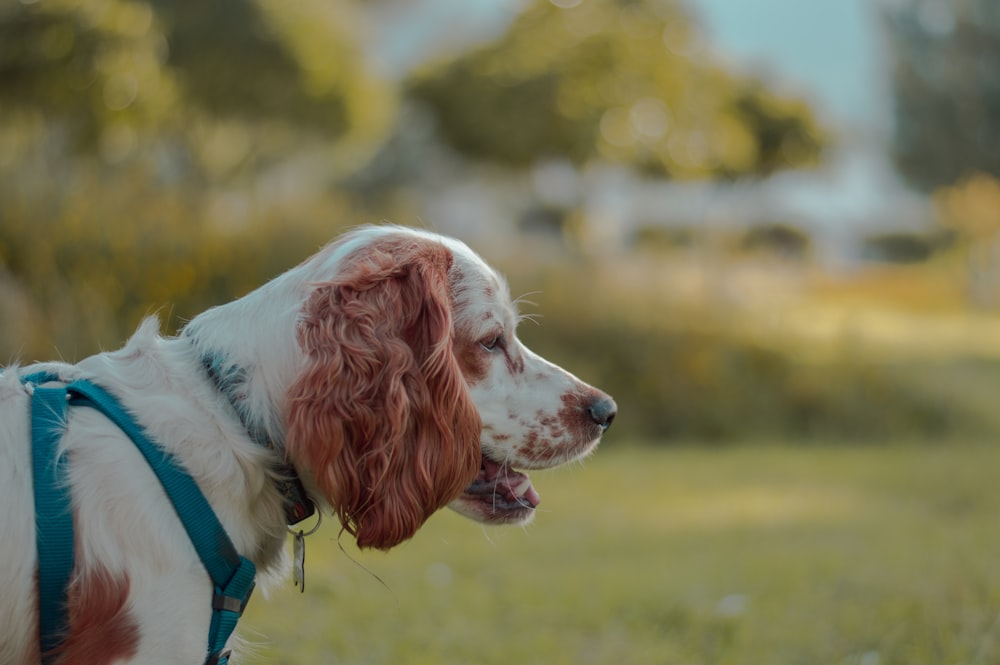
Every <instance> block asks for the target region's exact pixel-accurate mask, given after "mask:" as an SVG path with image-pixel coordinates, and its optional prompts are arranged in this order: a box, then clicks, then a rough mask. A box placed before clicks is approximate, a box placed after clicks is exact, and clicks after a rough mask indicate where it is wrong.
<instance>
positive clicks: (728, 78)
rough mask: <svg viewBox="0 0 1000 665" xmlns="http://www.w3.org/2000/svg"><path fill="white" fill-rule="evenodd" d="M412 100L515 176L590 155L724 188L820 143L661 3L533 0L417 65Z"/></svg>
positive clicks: (810, 158) (808, 118)
mask: <svg viewBox="0 0 1000 665" xmlns="http://www.w3.org/2000/svg"><path fill="white" fill-rule="evenodd" d="M559 5H566V6H565V7H563V6H559ZM410 94H411V95H412V96H414V97H415V98H417V99H421V100H424V101H425V102H427V103H428V104H429V105H430V106H431V107H432V108H433V109H434V111H435V113H436V114H437V115H438V117H439V129H440V131H441V133H442V134H443V136H444V137H445V139H446V140H447V141H448V142H449V143H450V144H451V145H453V146H454V147H456V148H457V149H458V150H459V151H461V152H462V153H464V154H467V155H470V156H472V157H474V158H478V159H485V160H492V161H497V162H501V163H505V164H510V165H512V166H527V165H530V164H532V163H533V162H534V161H536V160H537V159H539V158H540V157H561V158H567V159H570V160H572V161H573V162H575V163H577V164H581V163H584V162H587V161H589V160H593V159H598V158H601V159H606V160H612V161H618V162H624V163H627V164H630V165H633V166H635V167H637V168H638V169H640V170H642V171H645V172H648V173H651V174H655V175H661V176H667V177H672V178H686V177H706V176H717V177H729V178H734V177H737V176H741V175H766V174H768V173H771V172H773V171H776V170H779V169H783V168H789V167H796V166H805V165H809V164H813V163H815V162H816V161H817V160H818V158H819V155H820V151H821V149H822V147H823V146H824V144H825V143H826V140H827V138H826V136H825V135H824V133H823V131H822V130H821V129H820V128H819V126H818V124H817V122H816V120H815V118H814V116H813V114H812V111H811V110H810V109H809V107H808V106H807V105H806V104H805V103H804V102H802V101H799V100H796V99H793V98H788V97H779V96H777V95H774V94H772V93H771V92H769V91H768V90H767V89H766V88H765V87H764V85H763V84H762V83H761V82H760V81H757V80H755V79H753V78H751V77H746V76H738V75H734V74H732V73H730V72H727V71H726V70H724V69H723V68H722V67H720V66H718V65H716V64H713V63H712V57H711V55H710V53H709V51H708V49H707V48H706V45H705V44H704V43H703V40H702V38H701V37H700V36H699V35H698V33H697V30H696V26H695V25H694V24H693V22H692V21H691V20H690V19H689V18H688V16H687V15H686V14H685V12H684V9H683V7H682V6H681V5H680V4H678V3H676V2H671V1H669V0H616V1H614V2H610V1H609V2H580V3H552V2H549V0H535V1H534V2H532V3H530V6H529V7H528V8H527V9H526V10H525V11H524V12H523V13H522V14H520V16H519V17H518V19H517V20H516V21H515V23H514V25H513V26H512V27H511V28H510V30H509V31H508V32H507V33H506V34H505V35H504V36H503V38H502V39H501V40H499V41H498V42H496V43H494V44H491V45H489V46H487V47H485V48H482V49H480V50H478V51H475V52H473V53H471V54H469V55H467V56H464V57H461V58H458V59H456V60H451V61H448V62H445V63H443V64H440V65H438V66H436V67H431V68H428V69H427V70H426V71H424V72H423V73H422V74H421V75H419V76H418V77H416V78H415V79H414V80H413V81H412V83H411V84H410Z"/></svg>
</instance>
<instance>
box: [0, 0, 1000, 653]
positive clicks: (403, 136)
mask: <svg viewBox="0 0 1000 665" xmlns="http://www.w3.org/2000/svg"><path fill="white" fill-rule="evenodd" d="M998 139H1000V5H997V4H996V3H995V2H993V0H816V1H814V2H797V1H796V0H745V1H739V2H737V1H736V0H367V1H362V0H216V1H213V2H198V1H194V0H174V1H172V2H166V1H164V0H5V1H4V2H3V3H2V4H0V359H2V361H3V362H4V363H7V362H15V361H20V362H30V361H32V360H36V359H50V358H53V357H58V358H63V359H66V360H69V361H73V360H77V359H80V358H82V357H84V356H86V355H89V354H90V353H93V352H96V351H98V350H100V349H105V348H115V347H117V346H119V345H120V344H121V343H122V341H123V340H124V339H126V338H127V337H128V335H129V334H130V332H131V331H132V330H134V329H135V327H136V326H137V325H138V323H139V321H140V320H141V319H142V318H143V317H144V316H148V315H155V316H158V317H160V319H161V320H162V322H163V328H164V331H165V332H166V333H172V332H174V331H175V330H176V329H177V328H178V327H179V326H180V325H182V324H183V322H184V321H185V320H186V319H188V318H190V317H191V316H193V315H195V314H197V313H198V312H200V311H202V310H203V309H205V308H207V307H209V306H211V305H214V304H218V303H221V302H225V301H228V300H230V299H232V298H234V297H237V296H239V295H241V294H243V293H246V292H247V291H249V290H251V289H253V288H254V287H256V286H258V285H259V284H261V283H263V282H264V281H266V280H267V279H269V278H271V277H274V276H276V275H277V274H279V273H280V272H281V271H283V270H285V269H287V268H289V267H291V266H293V265H295V264H297V263H298V262H300V261H301V260H302V259H303V258H304V257H306V256H308V255H309V254H311V253H312V252H313V251H315V250H316V249H317V248H318V247H320V246H321V245H322V244H324V243H325V242H327V241H329V240H330V239H331V238H333V237H335V236H336V235H337V234H338V233H339V232H341V231H342V230H343V229H346V228H348V227H350V226H354V225H357V224H361V223H369V222H378V221H381V220H388V221H392V222H395V223H403V224H410V225H416V226H422V227H426V228H430V229H433V230H437V231H439V232H442V233H446V234H450V235H454V236H457V237H459V238H462V239H464V240H466V241H467V242H468V243H469V244H470V245H471V246H473V247H474V248H475V249H476V250H478V251H479V252H480V253H481V254H483V255H484V256H486V257H487V258H488V259H489V260H490V261H491V262H492V263H494V264H495V265H497V266H498V267H499V268H501V269H502V270H503V271H504V272H505V273H507V275H508V277H509V279H510V282H511V285H512V290H513V291H514V295H521V294H529V295H527V297H526V299H527V300H528V301H530V303H531V304H525V305H524V306H523V310H524V313H525V314H529V315H531V317H530V318H532V319H534V320H535V321H534V322H531V321H529V322H526V323H525V324H524V326H523V328H522V330H521V333H520V334H521V337H522V339H524V340H525V341H526V342H527V343H528V344H529V345H530V346H532V347H533V348H535V349H536V350H537V351H539V352H541V353H542V354H543V355H546V356H547V357H549V358H551V359H553V360H555V361H557V362H559V363H561V364H563V365H565V366H567V367H569V368H571V369H572V370H573V371H574V372H575V373H577V374H579V375H580V376H581V377H583V378H585V379H586V380H588V381H590V382H592V383H594V384H596V385H599V386H601V387H602V388H604V389H605V390H607V391H608V392H611V393H612V394H613V395H614V396H615V397H616V399H617V401H618V403H619V406H620V409H621V414H620V416H619V418H618V420H617V421H616V422H615V426H614V428H613V429H612V430H611V431H610V433H609V434H608V436H607V439H606V442H605V445H604V446H603V447H602V450H601V451H600V453H599V454H598V455H597V456H595V458H594V459H593V460H591V461H590V462H588V464H587V465H586V466H585V467H583V468H575V469H572V470H570V471H565V472H555V473H552V474H541V476H540V477H539V478H537V479H536V481H537V482H536V485H538V486H539V488H540V490H541V492H542V494H543V496H544V497H545V505H544V506H543V508H544V511H543V512H542V513H541V514H540V516H539V519H538V520H537V521H536V522H537V523H536V525H534V526H533V527H532V528H530V529H528V530H526V531H521V530H511V531H488V532H486V533H485V534H482V533H481V532H480V530H479V529H478V528H477V527H474V526H470V525H469V524H468V523H466V522H463V521H461V520H459V519H458V518H455V517H452V516H441V517H435V519H434V520H432V523H431V524H429V525H428V527H427V528H426V529H425V531H423V532H421V534H420V535H418V537H417V538H416V539H414V541H413V542H412V543H411V544H408V545H406V546H404V547H402V548H399V550H397V551H396V552H394V553H393V554H391V555H390V556H388V557H383V556H381V555H377V556H373V555H371V554H369V553H362V552H357V551H356V550H352V549H351V545H350V543H347V542H343V541H340V542H339V543H338V539H337V533H336V529H333V528H330V527H329V525H328V526H327V527H326V528H325V530H324V531H322V532H321V533H320V534H319V535H318V536H317V537H315V539H318V540H319V545H318V546H317V547H318V551H319V553H318V554H311V555H310V561H311V562H313V561H315V563H312V564H311V566H310V569H311V571H312V572H311V573H310V579H311V580H313V581H312V583H311V586H312V589H311V592H310V593H309V594H307V595H306V596H305V598H304V599H300V598H297V597H295V596H294V595H293V594H291V593H290V592H289V593H286V594H283V593H281V592H279V593H277V594H276V598H275V599H274V601H273V603H272V604H271V605H268V604H267V603H261V602H260V601H257V604H259V605H263V607H259V606H258V607H254V609H253V610H252V616H251V621H252V622H253V626H254V628H255V631H254V632H256V633H259V635H258V636H257V639H256V641H259V642H262V643H263V644H264V646H262V647H260V648H259V649H258V651H257V652H256V655H253V656H251V657H250V659H249V662H278V663H305V662H317V661H316V659H317V658H320V662H351V663H389V662H392V663H425V662H426V663H493V662H496V663H501V662H503V663H506V662H510V661H511V660H519V661H521V662H527V663H532V662H546V663H584V662H594V663H730V662H731V663H754V662H771V663H819V662H828V663H864V664H865V665H876V664H877V663H896V662H899V663H904V662H905V663H944V662H949V663H989V662H1000V579H997V575H996V574H995V573H993V572H992V569H991V568H992V567H991V566H990V561H991V560H992V558H993V554H994V553H995V552H997V551H1000V550H998V547H1000V537H998V536H997V535H996V533H995V532H996V531H997V529H996V528H994V526H995V525H994V518H995V515H996V510H995V508H997V507H998V506H1000V489H998V488H997V487H996V485H997V484H996V483H995V481H993V470H994V469H996V468H998V467H997V463H998V462H1000V452H998V451H997V450H996V446H995V439H996V436H997V434H998V433H1000V413H998V411H1000V410H998V409H997V407H996V403H997V401H996V395H997V394H998V390H997V388H998V387H1000V316H998V307H1000V242H998V237H1000V236H998V234H1000V150H998V146H1000V140H998ZM324 534H325V535H324ZM376 575H377V576H378V578H376ZM378 579H382V580H383V581H384V582H385V584H384V585H383V584H380V583H379V582H378V581H377V580H378ZM306 599H308V600H306ZM268 645H270V646H268ZM255 658H256V660H254V659H255Z"/></svg>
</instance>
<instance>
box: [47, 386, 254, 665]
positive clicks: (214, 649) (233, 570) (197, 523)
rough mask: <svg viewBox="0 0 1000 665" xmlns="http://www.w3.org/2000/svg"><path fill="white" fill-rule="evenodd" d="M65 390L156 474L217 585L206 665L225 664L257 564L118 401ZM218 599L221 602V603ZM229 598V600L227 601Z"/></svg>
mask: <svg viewBox="0 0 1000 665" xmlns="http://www.w3.org/2000/svg"><path fill="white" fill-rule="evenodd" d="M66 391H67V392H68V393H69V394H70V404H71V405H77V404H79V405H81V406H90V407H93V408H95V409H97V410H98V411H100V412H101V413H103V414H104V415H105V416H106V417H107V418H108V419H109V420H111V422H113V423H114V424H115V425H117V426H118V427H119V428H120V429H121V430H122V431H123V432H124V433H125V434H126V435H128V437H129V438H130V439H132V442H133V443H134V444H135V446H136V448H138V449H139V452H141V453H142V456H143V457H145V458H146V462H147V463H148V464H149V466H150V467H152V469H153V471H154V472H156V476H157V478H159V479H160V483H161V484H162V485H163V489H164V490H165V491H166V493H167V496H168V497H170V501H171V502H172V503H173V504H174V508H175V509H176V510H177V515H178V516H179V517H180V519H181V523H182V524H183V525H184V529H185V530H186V531H187V534H188V537H189V538H190V539H191V543H192V544H193V545H194V548H195V550H196V551H197V552H198V557H199V558H200V559H201V563H202V565H203V566H205V570H206V571H208V575H209V577H211V578H212V583H213V585H214V587H215V597H214V598H213V602H212V610H213V611H212V623H211V625H210V627H209V634H208V656H207V659H206V661H205V662H206V663H219V664H220V665H225V664H226V663H228V652H224V651H223V649H224V648H225V645H226V642H227V641H228V640H229V637H230V636H231V635H232V633H233V630H234V629H235V628H236V622H237V620H238V619H239V618H240V616H241V615H242V614H243V608H244V607H246V603H247V601H248V600H249V599H250V594H251V593H252V592H253V588H254V575H255V574H256V569H255V568H254V565H253V563H252V562H251V561H249V560H248V559H245V558H244V557H241V556H240V555H239V554H238V553H237V551H236V547H235V546H234V545H233V542H232V541H231V540H230V539H229V536H228V535H227V534H226V530H225V529H224V528H223V527H222V524H221V523H219V519H218V518H217V517H216V516H215V512H214V511H213V510H212V507H211V506H210V505H209V503H208V501H207V500H206V499H205V496H204V495H203V494H202V493H201V490H200V489H198V485H197V484H196V483H195V482H194V479H193V478H191V476H190V475H188V473H187V472H186V471H185V470H184V469H183V468H182V467H181V466H180V465H179V464H178V463H177V461H176V460H174V458H173V457H172V456H171V455H170V454H169V453H167V452H164V451H163V450H162V449H161V448H160V447H159V446H157V445H156V444H155V443H153V441H152V440H150V439H149V437H147V436H146V434H145V432H144V431H143V430H142V428H141V427H140V426H139V425H138V424H137V423H136V421H135V419H134V418H132V416H131V415H130V414H129V413H128V412H127V411H126V410H125V408H124V407H123V406H122V405H121V404H120V403H119V402H118V400H116V399H115V398H114V397H113V396H112V395H111V394H110V393H109V392H107V391H106V390H104V389H103V388H101V387H99V386H97V385H95V384H93V383H91V382H89V381H84V380H79V381H74V382H72V383H70V384H69V385H68V386H66ZM220 598H221V599H222V602H217V600H216V599H220ZM226 600H228V601H230V602H224V601H226Z"/></svg>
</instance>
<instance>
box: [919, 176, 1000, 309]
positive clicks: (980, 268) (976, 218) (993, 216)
mask: <svg viewBox="0 0 1000 665" xmlns="http://www.w3.org/2000/svg"><path fill="white" fill-rule="evenodd" d="M934 206H935V209H936V211H937V216H938V220H939V222H940V223H941V224H942V226H944V227H945V229H947V230H950V231H952V232H953V233H954V234H955V235H956V240H957V243H956V248H957V250H958V251H959V253H960V254H962V255H963V257H964V258H965V262H966V267H967V269H968V286H967V289H968V298H969V302H970V304H972V305H974V306H977V307H995V306H997V305H1000V297H998V294H1000V180H998V179H997V178H995V177H993V176H990V175H987V174H985V173H976V174H974V175H971V176H969V177H968V178H963V179H962V180H961V181H960V182H958V183H956V184H955V185H953V186H951V187H941V188H939V189H937V190H936V191H935V192H934Z"/></svg>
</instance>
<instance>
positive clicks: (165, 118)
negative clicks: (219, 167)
mask: <svg viewBox="0 0 1000 665" xmlns="http://www.w3.org/2000/svg"><path fill="white" fill-rule="evenodd" d="M356 11H357V10H356V9H355V8H354V5H353V4H352V3H350V2H348V0H337V1H331V2H326V1H325V0H301V1H300V2H296V3H294V4H292V5H288V4H287V3H280V2H274V1H272V0H259V1H255V0H223V1H220V2H210V3H204V2H197V1H195V0H181V1H178V2H162V1H160V0H153V1H151V2H145V1H143V0H34V1H32V2H12V3H5V4H3V5H2V7H0V124H2V126H3V128H4V129H5V130H6V132H5V133H6V134H7V136H5V137H3V138H2V139H0V148H2V150H0V152H7V155H6V159H7V160H8V161H14V160H16V158H17V157H18V154H19V153H24V152H25V151H26V150H30V149H31V148H32V147H33V146H32V145H31V142H30V137H31V136H32V135H36V134H38V132H33V131H32V127H33V126H34V125H37V124H39V123H43V124H44V133H45V134H47V135H50V138H51V135H52V134H53V133H55V134H59V135H61V137H62V140H63V142H65V143H67V144H69V146H70V147H71V148H73V149H75V151H76V152H77V153H78V154H81V153H82V154H84V155H93V154H98V155H100V156H101V157H102V158H103V160H104V161H105V162H111V163H122V162H125V161H127V160H129V159H133V158H136V157H137V156H142V155H144V154H146V155H148V154H150V153H153V152H156V151H157V150H159V151H163V150H164V147H163V144H164V143H166V144H167V145H168V147H169V148H170V149H173V150H175V151H177V150H180V151H182V152H185V153H192V158H191V159H190V160H189V163H185V164H184V168H186V169H189V168H191V167H192V166H198V165H201V166H205V164H204V162H205V161H208V162H212V161H213V156H212V155H208V156H205V155H203V154H202V153H204V152H205V151H206V150H207V151H209V152H211V151H212V150H213V149H214V150H215V152H219V148H220V145H222V144H224V145H223V146H222V147H223V148H224V149H225V151H227V152H228V153H229V156H228V157H227V160H225V161H228V162H229V164H227V166H236V165H242V166H243V167H244V168H246V167H247V166H248V165H255V166H258V167H259V166H266V165H267V164H268V163H269V162H273V161H274V160H275V159H277V158H278V157H280V156H281V155H283V154H287V153H288V152H289V151H292V150H294V149H303V148H307V147H314V146H316V145H317V144H318V145H321V146H325V148H326V150H327V151H328V152H329V153H330V159H328V164H327V168H332V166H331V165H332V164H333V163H334V159H333V158H334V157H335V156H336V157H337V158H347V157H352V158H358V155H359V150H360V151H361V152H362V153H363V152H364V151H363V150H362V147H363V146H368V147H367V150H371V149H372V148H371V146H370V145H368V144H371V143H372V142H375V143H377V142H378V141H380V140H381V139H383V138H384V136H385V134H386V133H387V132H388V131H389V129H390V125H391V121H392V116H393V109H394V108H395V99H394V96H395V92H394V90H393V88H392V87H391V86H390V85H389V84H388V83H386V82H384V81H381V80H379V79H378V78H377V77H375V76H374V75H373V74H372V72H371V71H370V69H368V68H366V66H365V62H366V61H365V59H364V58H363V57H362V55H361V50H362V49H361V44H360V41H359V39H360V35H357V34H352V33H351V32H350V28H351V27H352V26H353V25H355V24H356V23H357V19H356V18H352V15H351V14H352V12H356ZM234 25H235V26H238V28H237V29H233V26H234ZM198 129H201V131H200V132H199V131H197V130H198ZM219 133H223V135H222V136H221V137H219V136H216V134H219ZM10 134H18V135H20V136H19V137H12V136H11V135H10ZM25 143H28V145H24V144H25ZM206 144H207V145H206ZM213 144H214V145H213ZM214 161H216V162H217V161H219V160H218V159H215V160H214ZM240 163H242V164H240ZM211 167H212V164H208V165H207V170H208V172H207V173H204V174H202V175H203V176H204V177H208V178H212V177H214V176H218V175H219V174H218V173H216V172H213V170H212V168H211ZM224 175H229V173H226V174H224Z"/></svg>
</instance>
